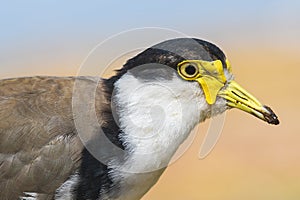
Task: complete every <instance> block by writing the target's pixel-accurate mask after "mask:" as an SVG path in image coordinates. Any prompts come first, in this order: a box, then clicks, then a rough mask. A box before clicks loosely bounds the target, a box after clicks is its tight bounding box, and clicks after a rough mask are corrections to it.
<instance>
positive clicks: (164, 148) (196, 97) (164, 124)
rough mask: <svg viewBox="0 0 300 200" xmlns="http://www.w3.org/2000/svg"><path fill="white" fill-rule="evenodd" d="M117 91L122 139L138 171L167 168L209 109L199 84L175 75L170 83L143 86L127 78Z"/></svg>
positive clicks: (140, 82) (121, 82)
mask: <svg viewBox="0 0 300 200" xmlns="http://www.w3.org/2000/svg"><path fill="white" fill-rule="evenodd" d="M115 89H116V93H115V94H116V95H115V96H114V98H113V99H114V101H115V103H116V104H117V114H118V116H119V124H120V128H121V129H122V130H123V132H124V133H123V134H122V135H121V139H122V141H123V143H124V144H125V148H126V149H127V150H129V151H131V152H132V153H133V154H132V155H137V156H136V158H135V157H134V156H132V158H129V159H130V160H131V162H135V161H136V163H137V165H132V163H131V164H130V166H131V167H132V166H134V167H135V168H136V169H135V170H141V171H144V170H151V169H152V168H153V167H154V168H157V167H159V165H162V166H163V167H165V166H166V165H167V163H168V161H169V159H170V158H171V156H172V155H173V154H174V152H175V151H176V149H177V148H178V147H179V145H180V144H181V143H182V142H183V141H184V139H185V138H186V137H187V136H188V134H189V133H190V131H191V130H192V129H193V128H194V126H195V125H196V124H198V123H199V121H201V118H202V116H201V115H200V114H201V110H202V109H207V104H206V102H205V99H204V98H203V94H202V91H201V90H200V87H199V85H198V83H195V82H187V81H184V80H182V79H181V78H179V77H178V76H175V75H174V77H173V79H171V80H164V81H160V82H158V81H156V82H143V81H140V80H138V79H137V78H135V77H134V76H133V75H131V74H125V75H124V76H123V77H122V78H121V79H120V80H119V81H118V82H117V83H116V84H115ZM203 117H204V116H203ZM138 155H143V156H138ZM140 159H142V160H144V161H145V162H140ZM153 161H154V162H153ZM140 163H143V164H142V166H141V165H140Z"/></svg>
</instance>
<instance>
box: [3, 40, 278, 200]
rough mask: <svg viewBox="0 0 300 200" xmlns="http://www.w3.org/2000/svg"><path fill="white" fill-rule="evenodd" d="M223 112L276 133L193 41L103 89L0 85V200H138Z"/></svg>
mask: <svg viewBox="0 0 300 200" xmlns="http://www.w3.org/2000/svg"><path fill="white" fill-rule="evenodd" d="M230 108H238V109H240V110H242V111H245V112H247V113H250V114H251V115H254V116H255V117H258V118H259V119H261V120H263V121H266V122H268V123H270V124H279V121H278V118H277V116H276V115H275V114H274V112H273V111H272V110H271V109H270V108H269V107H268V106H264V105H263V104H261V103H260V102H259V101H258V100H257V99H256V98H255V97H254V96H252V95H251V94H250V93H249V92H247V91H246V90H245V89H243V88H242V87H241V86H240V85H239V84H238V83H237V82H235V81H234V78H233V75H232V70H231V65H230V62H229V60H228V59H227V58H226V57H225V54H224V53H223V52H222V51H221V50H220V49H219V48H218V47H217V46H216V45H214V44H212V43H209V42H207V41H204V40H200V39H195V38H178V39H172V40H167V41H164V42H162V43H159V44H156V45H154V46H152V47H150V48H148V49H146V50H145V51H143V52H141V53H140V54H138V55H136V56H135V57H134V58H131V59H129V60H128V61H127V62H126V63H125V64H124V66H123V67H122V68H120V69H119V70H118V71H117V72H116V74H115V75H114V76H112V77H111V78H109V79H101V78H99V77H84V76H81V77H39V76H35V77H25V78H12V79H3V80H0V119H1V120H0V155H1V156H0V180H1V181H0V196H1V199H3V200H6V199H9V200H10V199H56V200H57V199H74V200H75V199H76V200H82V199H90V200H96V199H97V200H104V199H105V200H107V199H112V200H135V199H140V198H141V197H142V196H143V195H144V194H145V193H146V192H147V191H148V190H149V189H150V188H151V187H152V186H153V185H154V184H155V183H156V182H157V180H158V178H159V177H160V175H161V174H162V173H163V171H164V170H165V168H166V167H167V165H168V163H169V162H170V159H171V158H172V156H173V155H174V153H175V152H176V150H177V149H178V147H179V146H180V144H181V143H182V142H183V141H184V140H185V139H186V138H187V136H188V135H189V133H190V132H191V130H192V129H193V128H194V127H195V126H196V125H197V124H198V123H200V122H202V121H204V120H205V119H207V118H210V117H212V116H214V115H217V114H220V113H222V112H224V111H226V110H227V109H230ZM245 125H246V124H245Z"/></svg>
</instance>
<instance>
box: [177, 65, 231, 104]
mask: <svg viewBox="0 0 300 200" xmlns="http://www.w3.org/2000/svg"><path fill="white" fill-rule="evenodd" d="M227 63H228V64H227ZM226 64H227V65H228V66H230V64H229V61H226ZM192 68H194V70H193V69H192ZM177 70H178V73H179V75H180V76H181V77H182V78H183V79H185V80H188V81H197V82H198V83H199V84H200V85H201V87H202V90H203V92H204V95H205V99H206V102H207V103H208V104H210V105H211V104H214V103H215V102H216V98H217V95H218V93H219V91H220V90H221V88H222V87H223V86H224V85H225V83H226V81H227V79H226V76H225V74H224V69H223V64H222V62H221V61H220V60H215V61H203V60H185V61H182V62H181V63H179V64H178V68H177Z"/></svg>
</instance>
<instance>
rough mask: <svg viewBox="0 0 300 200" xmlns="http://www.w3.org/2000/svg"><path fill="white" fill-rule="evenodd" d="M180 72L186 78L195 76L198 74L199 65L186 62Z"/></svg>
mask: <svg viewBox="0 0 300 200" xmlns="http://www.w3.org/2000/svg"><path fill="white" fill-rule="evenodd" d="M179 71H180V73H181V74H182V75H183V76H184V77H186V78H194V77H196V76H197V75H198V72H199V70H198V67H197V66H196V65H195V64H192V63H185V64H183V65H181V66H180V68H179Z"/></svg>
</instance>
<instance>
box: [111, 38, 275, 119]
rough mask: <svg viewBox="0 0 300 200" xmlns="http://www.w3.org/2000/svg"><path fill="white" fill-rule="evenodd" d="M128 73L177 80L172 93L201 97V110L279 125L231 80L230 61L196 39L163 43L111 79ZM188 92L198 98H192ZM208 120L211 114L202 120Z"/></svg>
mask: <svg viewBox="0 0 300 200" xmlns="http://www.w3.org/2000/svg"><path fill="white" fill-rule="evenodd" d="M128 72H129V73H131V74H133V75H134V76H135V77H137V79H139V80H143V81H146V82H147V81H148V82H151V81H155V82H164V81H166V80H169V81H170V80H171V82H173V83H175V80H176V86H175V87H176V89H175V91H174V92H175V93H176V92H178V91H180V92H181V93H186V94H187V95H190V98H199V100H200V98H202V99H203V100H204V101H203V102H202V103H203V104H205V106H203V109H206V110H210V111H211V109H214V110H216V113H217V114H218V113H221V112H223V111H225V110H226V109H230V108H237V109H240V110H242V111H245V112H247V113H249V114H251V115H254V116H255V117H258V118H259V119H261V120H263V121H266V122H268V123H270V124H279V120H278V118H277V116H276V115H275V113H274V112H273V111H272V110H271V108H269V107H268V106H265V105H263V104H262V103H261V102H260V101H258V100H257V99H256V98H255V97H254V96H253V95H251V94H250V93H249V92H248V91H246V90H245V89H244V88H243V87H241V86H240V85H239V84H238V83H237V82H236V81H235V80H234V76H233V74H232V67H231V64H230V62H229V60H228V59H227V58H226V56H225V54H224V53H223V52H222V50H221V49H220V48H218V47H217V46H216V45H214V44H212V43H210V42H207V41H204V40H200V39H195V38H178V39H172V40H167V41H164V42H162V43H159V44H157V45H154V46H152V47H150V48H148V49H146V50H145V51H144V52H142V53H140V54H139V55H137V56H136V57H134V58H132V59H130V60H128V61H127V63H126V64H125V65H124V67H123V68H122V69H121V70H119V71H118V74H117V75H116V76H115V77H114V78H113V79H112V80H116V79H119V78H120V77H122V76H123V75H124V74H126V73H128ZM186 84H190V87H182V88H183V89H182V90H185V91H182V90H179V88H180V87H181V86H182V85H186ZM194 86H196V87H194ZM128 87H129V86H128ZM189 90H193V92H194V93H198V95H191V94H190V93H189V92H191V91H189ZM162 95H163V94H162ZM197 96H198V97H197ZM203 113H205V112H203ZM207 117H210V114H206V116H204V117H203V118H201V119H202V120H203V119H205V118H207ZM200 121H201V120H200Z"/></svg>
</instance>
